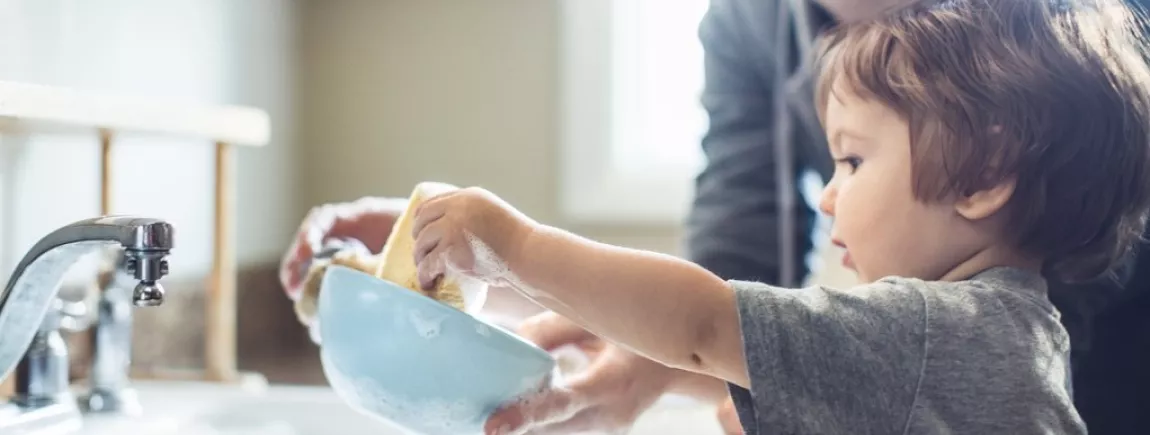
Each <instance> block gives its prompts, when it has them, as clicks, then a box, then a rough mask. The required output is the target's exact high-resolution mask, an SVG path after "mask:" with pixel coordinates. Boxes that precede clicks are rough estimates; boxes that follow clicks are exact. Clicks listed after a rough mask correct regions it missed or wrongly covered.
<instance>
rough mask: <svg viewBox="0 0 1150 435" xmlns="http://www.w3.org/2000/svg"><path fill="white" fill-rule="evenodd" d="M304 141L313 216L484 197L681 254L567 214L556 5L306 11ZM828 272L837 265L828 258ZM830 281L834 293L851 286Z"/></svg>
mask: <svg viewBox="0 0 1150 435" xmlns="http://www.w3.org/2000/svg"><path fill="white" fill-rule="evenodd" d="M301 6H302V9H301V18H302V21H301V28H300V32H301V39H302V45H301V47H302V50H301V54H300V55H301V59H302V60H303V61H302V64H301V82H300V83H301V86H300V101H301V106H300V113H301V115H302V117H301V118H300V126H301V141H302V144H303V146H304V148H303V151H302V152H303V158H302V159H301V160H300V162H301V164H302V165H304V166H302V167H301V169H300V173H301V178H302V179H303V180H304V182H305V183H306V185H307V186H306V188H305V189H304V190H303V193H304V198H305V199H306V201H307V202H308V203H310V204H318V203H323V202H327V201H336V200H348V199H353V198H356V197H358V196H361V195H371V194H376V195H399V196H406V195H407V194H408V193H409V190H410V189H411V187H412V186H413V185H414V184H415V183H416V182H418V181H421V180H428V179H435V180H441V181H448V182H453V183H457V184H461V185H481V186H484V187H486V188H489V189H491V190H493V191H495V192H497V193H499V195H501V196H503V197H504V198H506V199H507V200H508V201H509V202H511V203H512V204H515V205H516V207H519V208H520V209H522V210H523V211H524V212H526V213H527V214H529V215H531V216H533V217H535V218H536V219H539V220H541V221H544V222H548V223H552V224H558V225H561V226H563V227H566V228H568V229H571V230H573V231H575V232H578V233H580V234H582V235H585V236H588V237H591V238H594V239H597V240H600V241H604V242H608V243H615V244H620V245H626V246H631V247H636V248H643V249H652V250H657V251H661V252H667V253H678V252H679V247H680V245H679V229H678V228H676V227H629V226H622V225H618V226H615V225H606V226H603V225H595V226H585V225H573V224H571V223H569V222H564V220H563V217H562V216H561V215H560V213H559V206H558V199H557V198H556V194H557V192H558V185H557V181H558V174H557V170H558V165H557V162H556V159H557V158H558V157H557V156H558V150H557V149H556V145H555V144H556V141H557V137H558V136H557V125H556V117H557V112H556V109H557V105H558V104H559V103H560V101H558V88H557V87H558V77H559V76H558V74H559V71H558V68H557V63H558V59H559V57H558V53H557V51H556V50H557V47H558V45H559V41H558V39H557V37H558V33H559V32H558V25H559V17H558V7H557V4H556V2H551V1H537V0H492V1H483V2H470V1H452V0H423V1H400V0H392V1H382V0H381V1H351V0H347V1H319V0H312V1H306V2H303V3H301ZM827 256H828V258H834V257H835V253H834V252H830V251H828V253H827ZM824 263H826V264H827V265H828V267H827V268H826V269H825V271H826V273H824V276H822V277H820V280H821V281H824V282H832V283H843V282H850V280H851V278H850V277H849V275H848V274H845V273H843V271H842V270H841V268H837V267H834V266H833V265H835V264H837V258H834V259H828V261H825V262H824Z"/></svg>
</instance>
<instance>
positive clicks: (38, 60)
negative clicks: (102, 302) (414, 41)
mask: <svg viewBox="0 0 1150 435" xmlns="http://www.w3.org/2000/svg"><path fill="white" fill-rule="evenodd" d="M293 20H294V18H293V15H292V13H291V2H290V1H289V0H258V1H243V2H232V1H227V0H170V1H164V2H154V1H148V0H102V1H78V0H0V80H11V81H21V82H31V83H39V84H46V85H56V86H66V87H73V88H79V89H89V90H98V91H108V92H117V93H122V94H128V95H139V96H146V97H152V98H164V99H170V100H174V101H188V102H200V103H203V102H206V103H228V104H244V105H252V106H256V107H260V108H262V109H264V110H267V111H268V112H269V114H270V116H271V122H272V127H273V129H272V143H271V144H270V145H269V146H267V147H265V148H248V149H242V150H240V151H239V155H238V157H237V158H238V169H237V180H238V192H237V195H238V196H237V200H238V213H237V214H238V223H237V226H238V228H237V230H238V231H237V235H238V253H237V255H238V258H239V261H240V262H241V265H250V264H259V263H266V262H268V261H274V260H275V259H277V258H278V256H279V255H280V253H281V252H282V250H283V247H284V246H285V245H286V240H287V237H288V235H289V234H290V233H291V230H293V229H294V226H295V222H292V221H293V220H294V215H295V214H296V213H297V210H298V208H299V207H298V206H297V205H296V204H297V202H296V200H297V195H296V192H295V191H294V187H295V185H294V182H295V169H296V165H295V161H294V154H295V150H294V148H295V147H294V144H293V141H292V134H291V133H292V132H291V126H292V125H293V123H292V122H291V119H292V117H293V116H294V114H293V112H292V98H293V91H294V82H293V77H292V72H293V69H292V68H291V66H292V65H293V64H294V60H293V57H292V56H293V51H292V48H293V47H292V42H293V36H292V32H293V31H294V22H293ZM0 140H2V141H3V142H2V144H3V152H4V156H3V157H4V158H3V161H4V169H3V173H2V174H0V177H2V178H0V179H2V180H3V183H4V189H3V192H5V193H6V194H7V196H8V197H5V198H0V202H2V203H3V204H4V205H5V207H7V209H6V210H5V213H3V215H2V218H3V220H4V222H3V227H4V228H5V229H6V230H7V231H6V232H5V233H3V234H4V235H7V236H8V237H6V238H4V239H3V240H0V248H2V252H3V257H2V261H3V262H2V266H3V270H5V271H7V270H11V268H12V267H13V266H14V263H15V262H16V261H18V260H19V258H20V256H22V255H23V253H24V252H25V251H26V250H27V249H28V248H29V247H30V246H31V245H32V244H33V243H35V242H36V240H38V239H39V238H40V237H42V236H43V235H44V234H46V233H47V232H49V231H51V230H53V229H55V228H57V227H59V226H61V225H64V224H66V223H68V222H71V221H74V220H78V219H82V218H86V217H90V216H94V215H96V214H97V213H98V212H99V202H98V193H99V190H98V185H97V182H98V180H99V178H98V177H99V165H98V162H99V160H98V155H99V147H98V145H97V142H96V138H95V136H94V135H93V136H92V137H75V136H69V137H63V136H55V137H52V136H36V137H30V138H20V137H14V136H5V137H3V138H2V139H0ZM205 145H208V144H205V143H204V142H201V141H196V140H172V139H166V138H165V139H160V138H155V137H147V136H132V137H122V138H118V139H117V141H116V143H115V148H114V156H113V159H114V166H113V171H114V172H113V178H114V181H113V183H114V189H113V197H114V200H113V210H112V211H113V213H131V214H141V215H149V216H155V217H161V218H166V219H169V220H170V221H171V222H172V223H173V224H174V225H175V226H176V230H177V235H176V243H177V249H176V251H175V252H173V254H172V259H171V260H172V261H171V262H172V278H173V279H187V278H191V277H198V276H202V275H204V274H205V273H206V272H207V270H208V268H209V267H210V249H211V240H212V239H211V230H212V226H211V225H212V219H211V216H212V198H211V194H212V177H213V172H212V164H213V154H212V149H213V148H212V147H211V146H205ZM85 276H86V275H85V274H82V273H77V274H74V275H73V277H74V278H77V279H82V278H84V277H85Z"/></svg>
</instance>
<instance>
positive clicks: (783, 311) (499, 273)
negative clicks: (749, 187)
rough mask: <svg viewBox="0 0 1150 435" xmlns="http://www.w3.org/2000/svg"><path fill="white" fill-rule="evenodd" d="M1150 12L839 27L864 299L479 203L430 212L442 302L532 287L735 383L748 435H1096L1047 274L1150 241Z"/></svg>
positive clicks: (1082, 0)
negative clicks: (458, 288) (486, 286)
mask: <svg viewBox="0 0 1150 435" xmlns="http://www.w3.org/2000/svg"><path fill="white" fill-rule="evenodd" d="M1132 17H1133V15H1132V13H1131V12H1130V11H1129V10H1128V9H1126V8H1125V7H1124V6H1123V5H1122V3H1121V2H1120V1H1104V0H1093V1H1092V0H1073V1H1072V0H1065V1H1058V0H950V1H941V2H929V3H923V4H921V5H919V6H917V7H915V8H911V9H908V10H904V11H900V12H898V13H897V14H894V15H890V16H887V17H884V18H882V19H880V20H877V21H873V22H868V23H859V24H853V25H846V26H843V27H839V28H836V29H832V30H831V31H830V33H829V34H828V35H827V36H826V37H825V38H824V39H823V41H822V49H821V50H820V54H821V56H820V58H819V64H818V65H819V70H818V71H819V72H820V75H819V83H818V86H817V92H816V98H817V99H818V107H819V110H820V119H821V121H822V123H823V126H824V129H825V131H826V138H827V142H828V146H829V147H830V153H831V155H832V156H833V157H834V158H835V161H836V169H835V173H834V177H833V178H832V179H831V181H830V183H829V184H828V185H827V186H826V189H825V190H824V192H823V194H822V199H821V203H820V209H821V210H822V211H823V212H824V213H826V214H827V215H829V216H832V217H834V227H833V231H832V239H833V241H834V243H835V244H836V245H838V246H841V247H843V248H845V251H846V252H847V254H846V255H845V256H844V258H843V263H844V264H845V265H846V266H848V267H850V268H852V269H853V270H854V271H856V272H857V274H858V277H859V278H860V280H861V281H862V282H864V284H862V285H859V286H857V287H853V288H848V289H834V288H827V287H822V286H812V287H808V288H802V289H782V288H778V287H773V286H770V285H767V284H762V283H754V282H727V281H724V280H722V279H720V278H719V277H717V276H715V275H714V274H712V273H710V272H708V271H707V270H704V269H703V268H701V267H699V266H697V265H695V264H692V263H690V262H687V261H684V260H681V259H678V258H674V257H671V256H667V255H660V254H656V253H651V252H643V251H638V250H632V249H626V248H621V247H616V246H609V245H605V244H601V243H596V242H594V241H590V240H586V239H583V238H580V237H577V236H575V235H572V234H569V233H567V232H564V231H561V230H559V229H556V228H553V227H549V226H546V225H543V224H540V223H538V222H535V221H533V220H532V219H530V218H528V217H527V216H525V215H523V214H522V213H520V212H519V211H517V210H516V209H514V208H513V207H511V206H510V205H508V204H507V203H505V202H503V201H502V200H500V199H499V198H498V197H496V196H495V195H493V194H491V193H489V192H487V191H484V190H482V189H478V188H469V189H461V190H456V191H453V192H450V193H446V194H443V195H440V196H437V197H435V198H432V199H430V200H429V201H427V202H426V203H424V204H423V205H422V206H421V208H420V209H419V210H418V211H417V214H416V222H415V225H414V228H413V232H414V234H415V236H416V246H415V253H414V255H415V257H416V263H417V265H418V267H419V273H420V281H421V285H423V286H427V287H430V286H431V285H432V284H433V283H434V282H435V281H436V280H437V279H438V278H439V277H441V276H443V275H444V274H445V273H462V274H464V275H467V276H471V277H473V278H478V279H482V280H484V281H487V282H488V283H490V284H494V285H500V286H508V287H512V288H515V289H517V290H518V291H520V292H522V293H524V294H525V295H526V296H528V297H530V298H531V299H533V300H535V301H537V302H539V303H540V304H542V305H544V306H546V307H547V308H550V309H552V310H554V311H556V312H557V313H559V314H562V315H565V316H567V317H569V318H570V319H572V320H573V321H575V322H577V323H579V324H580V325H582V326H584V327H586V328H587V329H588V330H590V331H591V332H594V333H596V334H598V335H601V336H603V337H605V338H607V339H609V340H612V341H614V342H616V343H619V344H621V345H623V346H624V347H627V348H629V349H631V350H634V351H635V352H637V353H640V354H642V355H644V356H647V357H650V358H652V359H654V360H656V361H659V362H662V363H664V364H666V365H668V366H672V367H677V368H682V369H686V370H689V371H693V372H698V373H704V374H707V375H711V376H714V377H717V378H721V379H723V380H725V381H727V382H728V383H729V385H730V392H731V394H732V397H733V398H734V401H735V404H736V407H737V408H738V411H739V415H740V418H741V420H742V423H743V425H744V426H745V427H746V430H747V433H748V434H756V433H766V432H770V433H810V434H814V433H876V434H900V433H972V434H992V433H1011V434H1023V433H1061V434H1069V433H1084V432H1085V427H1084V426H1083V423H1082V420H1081V419H1080V417H1079V416H1078V414H1077V412H1076V411H1075V409H1074V407H1073V404H1072V403H1073V402H1072V400H1071V380H1070V377H1069V373H1070V370H1069V367H1068V364H1069V363H1068V355H1069V342H1068V339H1067V334H1066V331H1065V330H1063V328H1062V327H1061V326H1060V324H1059V321H1058V316H1059V313H1058V312H1057V311H1056V310H1055V309H1054V308H1053V307H1052V305H1051V303H1050V301H1049V300H1048V298H1047V294H1046V291H1047V287H1046V281H1045V278H1044V276H1045V277H1048V278H1050V279H1063V280H1081V279H1088V278H1093V277H1097V276H1100V275H1102V274H1104V273H1106V272H1107V271H1109V270H1110V269H1111V268H1112V267H1113V265H1114V264H1116V262H1117V261H1118V259H1119V258H1120V257H1122V256H1124V255H1126V254H1127V253H1128V251H1129V250H1130V249H1131V247H1132V245H1133V243H1134V242H1135V241H1136V239H1137V238H1138V236H1139V234H1141V232H1142V229H1143V226H1144V222H1145V218H1146V213H1147V208H1148V206H1150V190H1148V188H1150V172H1148V171H1147V159H1148V148H1147V147H1148V146H1150V111H1148V110H1150V92H1148V91H1150V90H1148V86H1150V69H1148V68H1147V65H1146V63H1145V61H1144V59H1143V54H1144V53H1145V52H1143V51H1142V50H1143V48H1142V46H1141V45H1139V43H1138V42H1139V39H1138V37H1137V36H1136V35H1137V33H1136V32H1137V31H1138V28H1137V27H1136V23H1135V22H1134V21H1133V19H1132ZM763 231H774V229H772V228H763Z"/></svg>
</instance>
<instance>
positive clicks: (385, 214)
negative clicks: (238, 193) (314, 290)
mask: <svg viewBox="0 0 1150 435" xmlns="http://www.w3.org/2000/svg"><path fill="white" fill-rule="evenodd" d="M406 207H407V198H378V197H364V198H360V199H359V200H356V201H353V202H343V203H332V204H324V205H321V206H319V207H316V208H313V209H312V210H311V212H309V213H308V214H307V217H305V218H304V220H303V223H301V224H300V226H299V230H298V231H297V232H296V236H295V239H294V240H293V241H292V245H291V247H289V248H288V250H287V253H285V254H284V258H283V261H282V262H281V263H280V271H279V275H280V283H281V284H283V286H284V291H286V292H287V294H288V296H289V297H291V298H292V299H296V298H297V297H299V292H300V290H301V288H300V286H302V285H303V279H304V277H305V276H306V275H307V271H306V270H301V266H302V265H304V264H306V263H307V262H308V261H310V260H311V258H312V256H313V255H315V253H316V251H318V250H319V249H321V248H323V245H324V244H325V243H327V242H328V241H329V240H332V239H355V240H359V241H360V242H362V243H363V244H364V246H366V247H367V248H368V249H369V250H371V252H379V251H380V250H382V249H383V245H384V244H385V243H387V237H388V235H390V234H391V227H392V226H393V225H394V224H395V221H396V219H398V218H399V215H400V214H402V213H403V210H404V208H406Z"/></svg>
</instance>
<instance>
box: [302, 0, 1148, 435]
mask: <svg viewBox="0 0 1150 435" xmlns="http://www.w3.org/2000/svg"><path fill="white" fill-rule="evenodd" d="M907 3H909V1H908V0H815V1H813V2H811V1H806V0H712V1H711V6H710V9H709V10H708V12H707V14H706V16H705V17H704V19H703V22H702V23H701V25H700V29H699V35H700V38H701V41H702V44H703V47H704V51H705V64H706V65H705V68H706V86H705V90H704V93H703V98H702V102H703V105H704V106H705V108H706V110H707V113H708V115H709V118H710V124H709V125H710V126H709V131H708V132H707V134H706V136H705V138H704V140H703V144H702V145H703V149H704V151H705V153H706V156H707V165H706V167H705V169H704V170H703V172H702V173H701V174H700V175H699V176H698V179H697V185H696V186H697V189H696V198H695V201H694V203H693V207H692V210H691V213H690V216H689V219H688V222H687V223H688V225H687V227H688V242H687V254H688V257H689V258H691V259H692V260H693V261H696V262H698V263H699V264H701V265H703V266H704V267H706V268H708V269H710V270H711V271H713V272H715V273H716V274H718V275H720V276H721V277H723V278H727V279H747V280H756V281H763V282H769V283H776V284H780V285H791V286H794V285H797V284H799V283H800V281H801V279H802V278H803V277H805V276H806V275H807V273H808V272H809V270H808V269H807V267H806V265H805V262H804V261H803V259H804V258H805V257H806V255H807V254H808V253H809V252H810V251H811V250H812V249H813V228H814V224H815V217H816V215H815V212H814V211H813V210H812V208H811V207H809V206H808V205H807V204H806V203H805V202H804V201H802V200H801V197H802V195H801V194H800V189H799V179H800V175H802V174H804V173H808V172H810V173H815V174H818V175H821V177H822V178H823V179H824V180H826V179H828V178H829V177H830V175H831V172H832V169H833V168H832V167H833V164H832V162H831V159H830V156H829V154H828V153H827V151H826V146H825V140H824V137H823V132H822V129H821V128H820V126H819V122H818V119H817V117H816V113H815V109H814V105H813V91H812V86H811V78H812V74H811V72H810V71H809V70H808V69H807V65H808V63H807V62H804V61H805V60H807V58H808V53H809V52H810V51H811V45H812V41H813V40H814V38H815V36H816V35H817V33H818V32H819V31H820V30H822V29H824V28H825V27H827V26H831V25H834V23H835V22H836V21H851V20H863V19H870V18H873V17H875V16H876V15H878V14H881V13H884V12H887V11H890V10H892V9H895V8H898V7H901V6H904V5H905V4H907ZM402 207H403V201H402V200H395V199H381V198H365V199H363V200H360V201H357V202H354V203H345V204H331V205H327V206H323V207H320V208H317V209H316V210H315V211H313V213H312V214H310V215H309V217H308V218H307V219H305V222H304V224H303V226H302V227H301V231H300V234H299V236H298V238H297V241H296V242H297V243H296V244H295V245H294V246H293V247H292V248H291V250H290V251H289V252H288V254H287V257H286V258H285V261H284V269H283V271H282V274H281V278H282V280H283V281H284V284H285V287H286V288H287V289H288V291H289V294H294V292H295V291H296V289H297V288H298V285H299V280H300V279H301V277H300V276H298V274H297V272H296V270H297V269H296V267H297V266H298V264H299V262H300V261H301V260H302V259H305V258H308V257H310V256H311V254H312V252H313V250H314V249H315V248H316V247H317V245H318V244H319V243H320V242H321V241H322V240H324V239H326V238H332V237H353V238H358V239H361V240H363V241H364V242H365V244H367V245H368V247H369V248H371V249H372V250H373V251H378V250H379V249H380V248H381V247H382V245H383V243H384V241H385V240H386V237H387V233H388V231H389V230H390V228H391V223H392V222H394V220H395V217H396V215H397V214H398V213H399V212H400V211H401V210H402ZM1141 257H1142V258H1140V259H1139V261H1141V262H1146V263H1148V264H1150V259H1148V258H1147V257H1150V255H1142V256H1141ZM1134 269H1135V268H1134V267H1128V268H1127V270H1126V271H1125V273H1124V274H1123V275H1121V276H1115V277H1110V278H1109V279H1099V280H1097V281H1095V282H1092V283H1088V284H1084V285H1077V286H1070V285H1064V284H1057V283H1052V285H1051V298H1052V299H1053V301H1054V303H1055V305H1056V306H1057V307H1058V308H1059V310H1060V311H1061V312H1062V315H1063V317H1062V318H1063V323H1064V324H1065V325H1066V327H1067V329H1068V331H1069V332H1070V334H1071V340H1072V349H1073V355H1072V366H1073V372H1074V373H1073V377H1074V384H1075V389H1076V393H1077V395H1076V399H1077V400H1076V405H1077V406H1078V407H1079V409H1080V410H1081V411H1082V414H1083V417H1084V419H1085V420H1086V422H1087V425H1088V426H1089V428H1090V430H1091V432H1092V433H1150V427H1148V426H1147V424H1148V423H1147V421H1146V418H1148V417H1147V414H1146V413H1145V412H1138V409H1137V407H1138V406H1144V404H1146V403H1150V400H1148V399H1147V395H1148V394H1150V386H1148V385H1147V384H1150V379H1147V378H1148V377H1150V375H1148V374H1146V372H1145V371H1146V370H1148V369H1144V368H1143V369H1140V370H1143V372H1142V373H1141V374H1140V376H1142V377H1141V378H1140V379H1139V378H1137V376H1139V375H1138V374H1136V372H1133V370H1139V369H1136V368H1134V367H1137V366H1134V365H1133V364H1136V363H1135V362H1133V361H1138V360H1137V359H1136V358H1137V357H1140V358H1142V361H1143V364H1142V367H1148V365H1146V364H1145V363H1144V362H1145V360H1146V358H1147V356H1146V352H1147V350H1146V349H1147V348H1150V345H1148V344H1147V340H1150V338H1139V337H1138V336H1137V335H1132V333H1135V334H1136V330H1137V328H1142V330H1144V334H1148V335H1150V329H1148V328H1147V325H1148V323H1146V322H1145V321H1142V323H1136V322H1138V321H1139V319H1141V318H1150V316H1141V315H1139V310H1137V309H1136V308H1132V306H1135V305H1134V304H1137V303H1141V304H1142V305H1143V306H1145V305H1150V301H1146V299H1148V298H1150V292H1141V291H1138V290H1141V289H1142V288H1145V287H1146V286H1147V285H1148V283H1150V265H1148V266H1147V267H1144V268H1138V269H1139V270H1142V271H1141V272H1140V273H1138V274H1135V276H1134V278H1133V279H1131V278H1130V276H1131V273H1130V272H1131V271H1132V270H1134ZM1143 275H1147V276H1145V277H1143ZM1127 281H1129V283H1128V284H1127V285H1126V288H1127V289H1126V290H1125V291H1123V290H1122V287H1123V286H1122V285H1121V284H1122V283H1125V282H1127ZM507 293H510V292H507ZM1139 298H1141V299H1139ZM1104 310H1110V311H1112V312H1114V315H1113V316H1112V317H1107V316H1108V315H1109V314H1104V315H1102V316H1100V317H1099V318H1101V319H1103V321H1102V322H1101V323H1100V324H1099V327H1101V328H1103V330H1104V331H1105V332H1104V333H1103V332H1100V333H1099V339H1098V340H1094V341H1093V342H1092V340H1090V338H1091V337H1092V327H1091V326H1092V325H1093V323H1092V322H1091V319H1092V318H1094V317H1095V315H1097V314H1098V313H1100V312H1103V311H1104ZM1119 315H1122V316H1126V317H1122V318H1120V319H1118V318H1117V317H1116V316H1119ZM1107 328H1109V329H1107ZM1132 328H1134V329H1132ZM520 333H521V334H523V335H524V336H525V337H527V338H528V339H530V340H532V341H534V342H536V343H538V344H540V345H541V346H542V347H544V348H557V347H560V346H563V345H568V344H574V345H578V346H580V347H581V348H583V349H584V350H586V351H588V353H589V354H590V355H591V356H592V362H591V364H590V365H589V367H588V368H587V369H586V370H584V371H582V372H580V373H579V374H578V375H577V376H575V377H574V378H572V379H569V380H568V382H567V383H566V384H565V386H564V387H563V388H560V389H557V390H554V391H549V392H546V393H544V395H543V396H541V397H540V398H538V400H531V401H528V402H526V403H525V404H520V405H514V406H511V407H509V408H507V409H504V410H502V411H501V412H499V413H497V414H496V415H495V416H494V417H493V418H492V422H491V426H492V427H501V426H504V427H510V428H512V429H520V430H528V429H530V430H531V433H557V434H563V433H576V432H583V431H591V430H615V429H622V428H627V427H629V426H630V425H631V424H632V423H633V422H634V421H635V419H636V418H637V417H638V416H639V415H640V414H641V413H642V412H643V411H644V410H646V409H647V408H648V407H649V406H651V405H652V404H653V403H654V402H655V401H656V400H657V399H658V398H659V397H661V396H662V395H664V394H665V393H668V392H679V393H684V394H689V395H694V396H696V397H701V398H704V399H707V400H714V401H720V400H724V399H727V400H726V401H725V403H724V404H723V405H722V406H720V408H719V409H720V411H719V412H720V415H719V417H720V420H721V422H722V423H723V426H724V428H725V429H726V430H727V431H728V432H729V433H739V432H740V430H741V428H740V427H739V425H738V419H737V417H736V416H735V415H734V411H733V408H732V407H731V406H730V402H729V398H728V396H727V394H728V389H727V386H726V385H725V384H723V383H722V382H720V381H718V380H715V379H710V378H707V377H703V376H701V375H691V376H681V375H677V374H676V370H675V369H671V368H668V367H666V366H662V365H660V364H658V363H656V362H654V361H651V360H649V359H646V358H643V357H641V356H639V355H636V354H634V353H631V352H629V351H627V350H625V349H622V348H620V347H617V346H615V345H613V344H611V343H607V342H604V341H602V340H600V339H598V338H597V337H594V336H592V335H591V334H589V333H587V332H586V331H584V330H582V329H580V328H579V327H577V326H576V325H574V324H573V323H571V322H569V321H567V320H565V319H563V318H561V317H558V316H556V315H554V314H550V313H545V314H541V315H538V316H535V317H533V318H531V319H529V320H527V321H526V322H524V324H523V325H522V327H521V328H520ZM1146 336H1147V335H1144V336H1143V337H1146ZM1137 340H1142V341H1141V344H1138V342H1137ZM1095 342H1096V343H1097V344H1098V348H1097V349H1094V350H1095V351H1094V352H1093V353H1091V352H1089V351H1090V350H1091V347H1092V344H1093V343H1095ZM1138 346H1141V347H1138ZM1139 352H1141V354H1138V353H1139ZM1123 358H1126V359H1123ZM1130 359H1133V361H1130V362H1128V360H1130ZM1115 364H1124V365H1123V366H1122V367H1127V368H1126V371H1121V370H1115ZM1132 374H1134V375H1135V376H1134V377H1132V376H1131V375H1132ZM672 380H674V381H672ZM1139 382H1141V383H1140V384H1139ZM1114 391H1118V392H1119V395H1117V396H1116V395H1115V394H1114V393H1112V392H1114ZM731 394H747V392H746V391H744V390H740V389H738V388H734V389H733V390H732V391H731ZM1140 404H1141V405H1140ZM1143 411H1144V410H1143ZM1127 431H1129V432H1127Z"/></svg>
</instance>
